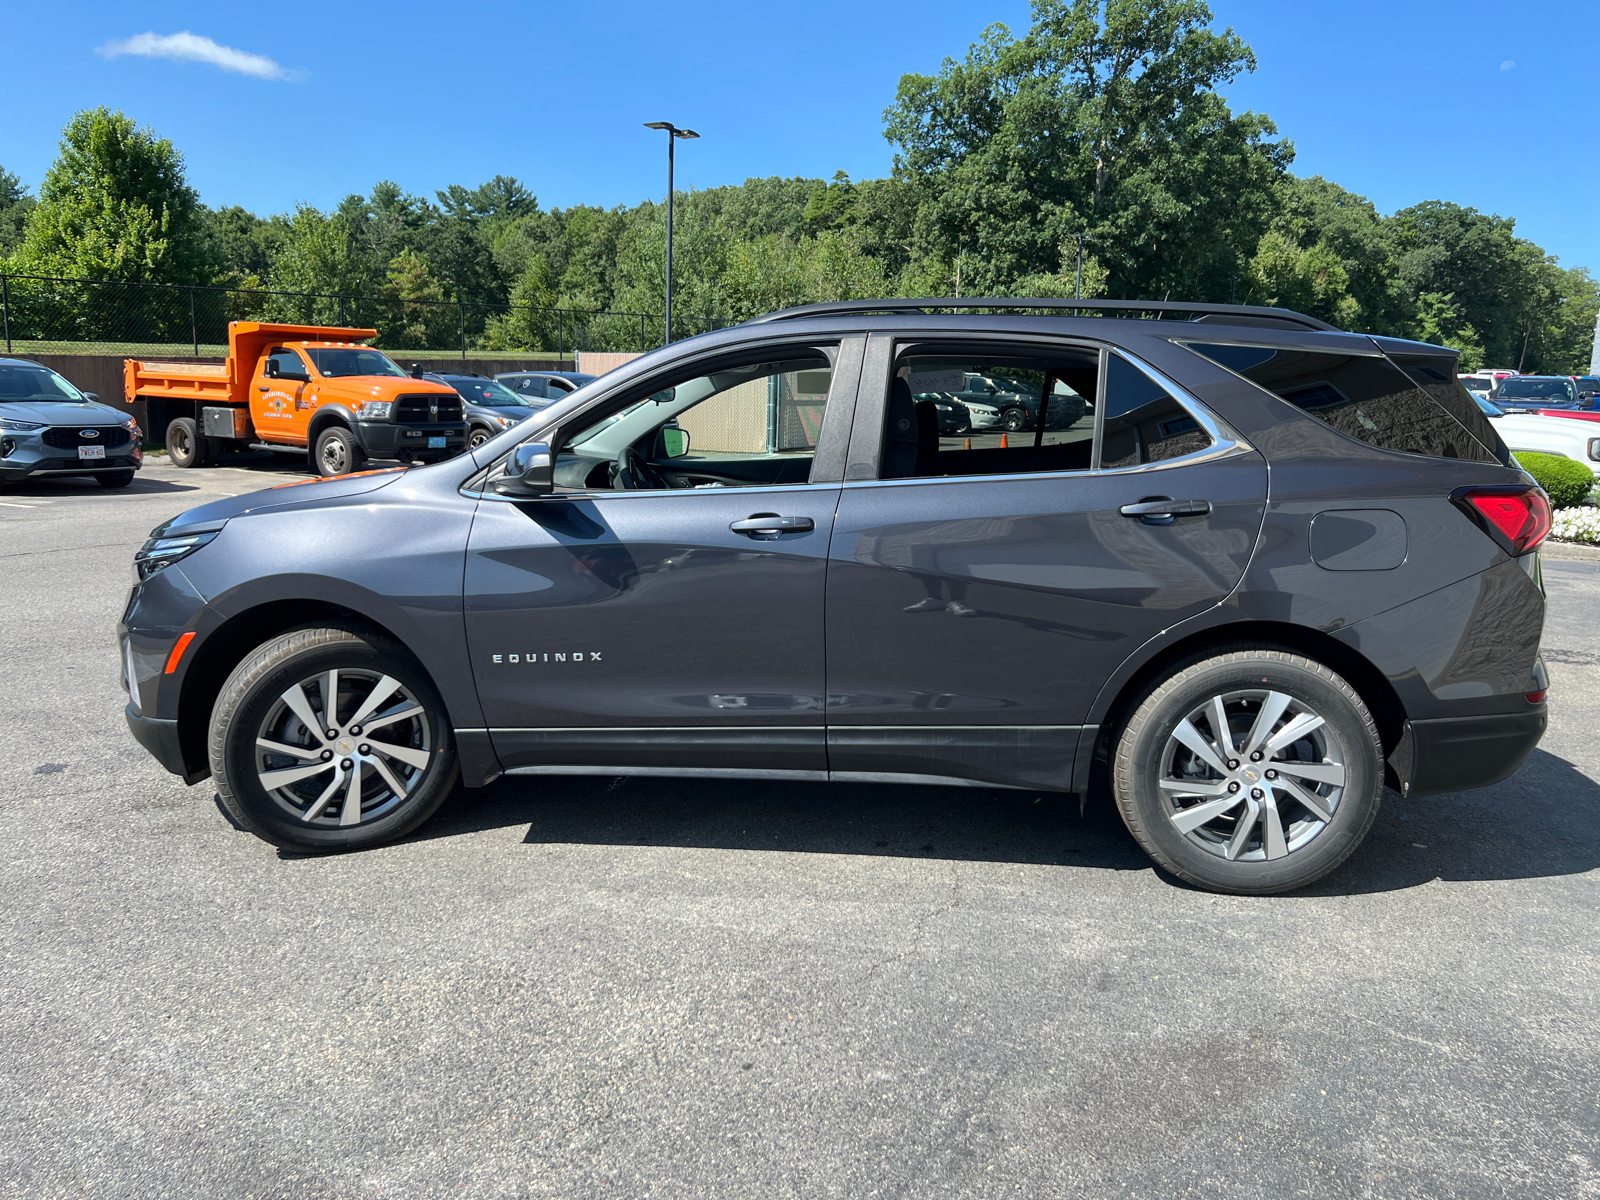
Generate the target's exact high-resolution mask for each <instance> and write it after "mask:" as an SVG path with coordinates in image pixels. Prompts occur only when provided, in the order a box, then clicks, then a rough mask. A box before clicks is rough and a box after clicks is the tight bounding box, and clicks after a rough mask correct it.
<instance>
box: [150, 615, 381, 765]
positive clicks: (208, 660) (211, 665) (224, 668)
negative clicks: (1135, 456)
mask: <svg viewBox="0 0 1600 1200" xmlns="http://www.w3.org/2000/svg"><path fill="white" fill-rule="evenodd" d="M318 623H321V624H328V625H334V626H338V627H341V628H347V629H357V630H363V631H366V632H370V633H376V634H379V635H381V636H383V637H385V638H388V639H389V640H390V641H393V642H396V643H398V644H399V645H401V646H406V642H405V640H404V639H403V638H401V637H399V636H397V635H396V634H395V632H394V631H393V630H392V629H389V628H388V627H387V626H385V625H384V624H383V623H382V622H380V621H377V620H374V619H373V618H372V617H370V616H368V615H367V614H365V613H361V612H357V611H356V610H355V609H352V608H348V607H346V606H345V605H342V604H336V603H334V602H332V601H328V600H312V599H278V600H269V601H267V602H265V603H263V604H258V605H256V606H254V607H253V608H247V609H244V610H242V611H240V612H237V613H234V614H233V615H232V616H230V617H227V618H226V619H225V620H223V621H222V623H221V624H220V625H218V626H217V627H216V628H215V629H213V630H212V631H211V632H210V633H209V634H208V635H207V637H206V638H205V640H204V641H203V642H202V643H201V644H200V646H199V648H198V650H197V651H196V652H195V655H194V658H193V659H192V660H191V661H190V662H189V664H188V666H187V668H186V669H185V670H184V674H183V682H182V685H181V686H180V688H179V691H178V712H177V721H178V745H179V748H180V749H181V751H182V754H183V764H184V767H185V768H186V769H187V770H189V771H198V772H200V773H201V774H200V777H201V778H203V777H204V776H205V775H206V774H209V773H210V771H209V759H208V757H207V753H206V731H207V726H208V725H209V723H210V719H211V710H212V707H213V706H214V705H215V704H216V700H217V696H218V695H219V694H220V693H221V691H222V685H223V684H224V683H225V682H227V679H228V676H229V675H231V674H232V673H233V669H234V668H235V667H237V666H238V665H239V664H240V663H241V662H243V661H244V659H245V658H246V657H247V656H248V655H249V654H250V653H251V651H253V650H255V649H256V648H257V647H258V646H261V645H264V644H265V643H267V642H269V641H271V640H272V639H273V638H275V637H277V636H279V635H280V634H283V633H286V632H288V631H289V630H291V629H296V628H299V627H302V626H306V625H313V624H318ZM406 649H407V650H408V651H409V650H410V647H409V646H406Z"/></svg>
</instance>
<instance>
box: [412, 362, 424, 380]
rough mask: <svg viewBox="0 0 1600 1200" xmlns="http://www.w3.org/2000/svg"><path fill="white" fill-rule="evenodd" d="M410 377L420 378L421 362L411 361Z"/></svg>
mask: <svg viewBox="0 0 1600 1200" xmlns="http://www.w3.org/2000/svg"><path fill="white" fill-rule="evenodd" d="M411 378H413V379H421V378H422V364H421V363H412V364H411Z"/></svg>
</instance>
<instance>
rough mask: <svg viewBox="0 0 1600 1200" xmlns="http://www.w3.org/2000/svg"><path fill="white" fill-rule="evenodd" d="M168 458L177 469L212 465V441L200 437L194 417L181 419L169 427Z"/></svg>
mask: <svg viewBox="0 0 1600 1200" xmlns="http://www.w3.org/2000/svg"><path fill="white" fill-rule="evenodd" d="M167 458H169V459H170V460H171V461H172V465H173V466H175V467H205V466H210V465H211V460H212V458H213V455H212V446H211V439H210V438H208V437H201V436H200V430H199V428H198V426H196V425H195V423H194V418H193V417H179V418H178V419H177V420H175V421H173V422H172V423H171V424H170V425H168V426H167Z"/></svg>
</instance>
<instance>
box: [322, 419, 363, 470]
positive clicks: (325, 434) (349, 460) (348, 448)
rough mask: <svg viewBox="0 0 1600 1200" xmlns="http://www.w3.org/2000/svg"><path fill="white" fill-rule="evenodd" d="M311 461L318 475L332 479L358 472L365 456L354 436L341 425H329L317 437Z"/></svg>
mask: <svg viewBox="0 0 1600 1200" xmlns="http://www.w3.org/2000/svg"><path fill="white" fill-rule="evenodd" d="M312 459H313V462H314V465H315V466H316V468H317V471H318V473H320V474H321V475H323V476H325V477H328V478H332V477H333V476H335V475H348V474H350V472H352V471H359V470H360V469H361V468H362V466H363V465H364V464H365V463H366V461H367V456H366V453H365V452H364V451H363V450H362V449H361V445H360V443H358V442H357V441H356V438H355V434H353V433H351V432H350V431H349V430H348V429H346V428H344V427H343V426H342V425H330V426H328V428H326V429H324V430H323V431H322V432H321V433H319V434H318V435H317V445H316V450H315V451H314V453H313V455H312Z"/></svg>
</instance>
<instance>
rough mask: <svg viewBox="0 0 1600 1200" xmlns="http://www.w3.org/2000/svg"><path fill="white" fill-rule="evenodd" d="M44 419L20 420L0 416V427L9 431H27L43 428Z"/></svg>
mask: <svg viewBox="0 0 1600 1200" xmlns="http://www.w3.org/2000/svg"><path fill="white" fill-rule="evenodd" d="M43 428H44V422H43V421H18V420H14V419H13V418H11V417H0V429H4V430H5V431H6V432H7V433H27V432H29V431H30V430H34V429H43Z"/></svg>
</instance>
